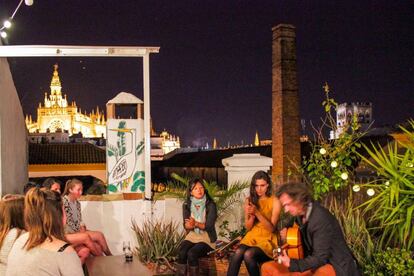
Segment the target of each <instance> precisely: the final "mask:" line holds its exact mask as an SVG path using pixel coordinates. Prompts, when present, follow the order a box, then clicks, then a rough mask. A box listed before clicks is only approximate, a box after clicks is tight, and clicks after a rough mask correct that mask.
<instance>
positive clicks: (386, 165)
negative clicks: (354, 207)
mask: <svg viewBox="0 0 414 276" xmlns="http://www.w3.org/2000/svg"><path fill="white" fill-rule="evenodd" d="M409 125H410V128H411V130H408V129H406V128H401V129H402V131H403V132H404V133H405V135H406V136H407V138H408V139H407V142H400V141H398V140H396V141H395V142H393V144H388V145H387V147H386V148H385V149H384V148H382V147H381V146H380V145H374V144H371V147H372V148H370V147H368V146H366V145H364V148H365V150H366V151H367V152H368V154H369V158H367V157H364V156H362V155H361V158H362V160H363V161H364V162H366V163H367V164H368V165H370V166H371V167H372V168H373V169H375V170H376V172H377V174H378V176H379V178H378V179H375V180H374V181H372V182H370V183H368V184H366V185H364V186H365V187H367V188H371V189H373V190H374V191H375V194H376V195H375V196H373V197H372V198H370V199H369V200H367V201H366V202H365V203H363V204H362V205H361V207H363V208H364V210H365V211H366V212H370V222H371V223H373V224H374V225H375V227H374V228H373V230H377V229H380V235H381V239H380V244H381V245H383V246H388V245H395V246H401V247H403V248H406V249H411V248H412V247H413V242H414V219H413V218H414V214H413V213H414V165H413V164H414V131H413V129H414V121H413V120H410V121H409Z"/></svg>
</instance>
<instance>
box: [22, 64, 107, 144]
mask: <svg viewBox="0 0 414 276" xmlns="http://www.w3.org/2000/svg"><path fill="white" fill-rule="evenodd" d="M26 126H27V129H28V130H29V132H30V133H48V132H68V133H69V135H72V134H77V133H82V135H83V137H105V136H106V122H105V115H104V113H103V112H102V111H100V110H99V108H98V107H97V108H96V110H93V111H92V112H91V113H89V115H87V114H86V113H85V114H82V112H81V109H80V108H78V107H77V106H76V102H74V101H73V102H71V103H70V104H68V100H67V96H66V94H65V95H64V96H62V85H61V83H60V78H59V73H58V65H57V64H55V65H54V72H53V76H52V81H51V82H50V94H49V95H48V93H47V92H46V93H45V99H44V103H43V105H42V103H39V107H38V108H37V122H35V121H33V120H32V117H31V116H26Z"/></svg>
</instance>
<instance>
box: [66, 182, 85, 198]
mask: <svg viewBox="0 0 414 276" xmlns="http://www.w3.org/2000/svg"><path fill="white" fill-rule="evenodd" d="M76 185H83V184H82V181H80V180H79V179H77V178H72V179H69V180H68V181H66V185H65V191H64V192H63V195H64V196H65V195H68V194H70V189H73V188H74V187H75V186H76Z"/></svg>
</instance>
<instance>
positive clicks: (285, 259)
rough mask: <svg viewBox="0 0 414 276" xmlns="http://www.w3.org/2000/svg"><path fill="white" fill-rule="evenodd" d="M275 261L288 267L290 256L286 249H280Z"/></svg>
mask: <svg viewBox="0 0 414 276" xmlns="http://www.w3.org/2000/svg"><path fill="white" fill-rule="evenodd" d="M275 261H276V262H278V263H279V264H282V265H283V266H285V267H287V268H289V266H290V258H289V256H288V254H287V252H286V250H282V254H280V255H278V256H277V257H276V258H275Z"/></svg>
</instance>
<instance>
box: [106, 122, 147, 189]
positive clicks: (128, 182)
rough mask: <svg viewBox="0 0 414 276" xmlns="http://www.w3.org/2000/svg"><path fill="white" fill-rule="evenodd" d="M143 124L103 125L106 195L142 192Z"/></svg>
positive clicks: (111, 123)
mask: <svg viewBox="0 0 414 276" xmlns="http://www.w3.org/2000/svg"><path fill="white" fill-rule="evenodd" d="M143 123H144V121H143V120H142V119H138V120H137V119H123V120H119V119H118V120H113V119H111V120H108V122H107V146H106V164H107V175H108V191H109V193H121V192H126V193H128V192H144V191H145V173H144V154H143V153H144V135H143V133H144V131H143Z"/></svg>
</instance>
